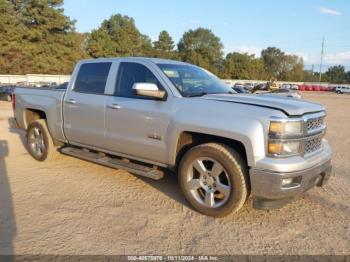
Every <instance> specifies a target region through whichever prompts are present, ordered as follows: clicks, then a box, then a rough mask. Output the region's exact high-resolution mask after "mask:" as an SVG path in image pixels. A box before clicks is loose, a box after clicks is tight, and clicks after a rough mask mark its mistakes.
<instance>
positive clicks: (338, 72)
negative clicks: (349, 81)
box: [325, 65, 346, 84]
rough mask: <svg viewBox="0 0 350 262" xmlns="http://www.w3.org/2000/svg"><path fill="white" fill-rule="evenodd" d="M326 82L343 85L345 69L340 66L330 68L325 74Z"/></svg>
mask: <svg viewBox="0 0 350 262" xmlns="http://www.w3.org/2000/svg"><path fill="white" fill-rule="evenodd" d="M325 75H326V77H327V80H328V81H329V82H331V83H334V84H343V83H345V82H346V73H345V67H344V66H342V65H337V66H332V67H330V68H328V70H327V72H326V74H325Z"/></svg>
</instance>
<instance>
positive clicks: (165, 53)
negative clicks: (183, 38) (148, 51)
mask: <svg viewBox="0 0 350 262" xmlns="http://www.w3.org/2000/svg"><path fill="white" fill-rule="evenodd" d="M153 46H154V56H155V57H161V58H168V59H169V58H175V56H176V54H175V52H174V47H175V46H174V41H173V39H172V37H171V36H170V34H169V33H168V32H167V31H165V30H164V31H162V32H160V33H159V36H158V40H157V41H155V42H153Z"/></svg>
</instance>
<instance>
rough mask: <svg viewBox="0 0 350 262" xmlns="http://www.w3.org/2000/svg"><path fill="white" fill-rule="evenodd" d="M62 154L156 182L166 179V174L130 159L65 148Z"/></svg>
mask: <svg viewBox="0 0 350 262" xmlns="http://www.w3.org/2000/svg"><path fill="white" fill-rule="evenodd" d="M61 152H62V153H63V154H65V155H69V156H74V157H77V158H80V159H84V160H87V161H90V162H94V163H97V164H100V165H104V166H108V167H111V168H116V169H123V170H126V171H128V172H130V173H132V174H135V175H139V176H144V177H148V178H151V179H154V180H160V179H162V178H163V177H164V172H162V171H161V170H158V169H156V168H152V167H147V166H143V165H140V164H137V163H133V162H131V161H130V160H128V159H121V158H117V157H111V156H107V155H106V154H104V153H96V152H92V151H89V150H88V149H81V148H75V147H65V148H62V149H61Z"/></svg>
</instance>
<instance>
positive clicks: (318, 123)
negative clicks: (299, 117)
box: [307, 117, 324, 132]
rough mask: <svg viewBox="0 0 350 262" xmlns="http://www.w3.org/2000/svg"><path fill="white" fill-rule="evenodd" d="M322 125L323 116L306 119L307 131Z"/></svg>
mask: <svg viewBox="0 0 350 262" xmlns="http://www.w3.org/2000/svg"><path fill="white" fill-rule="evenodd" d="M322 127H324V117H318V118H313V119H310V120H308V121H307V131H309V132H310V131H314V130H317V129H320V128H322Z"/></svg>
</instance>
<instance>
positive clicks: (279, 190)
mask: <svg viewBox="0 0 350 262" xmlns="http://www.w3.org/2000/svg"><path fill="white" fill-rule="evenodd" d="M331 174H332V165H331V160H330V158H329V159H328V160H326V161H323V162H321V163H319V164H318V165H316V166H314V167H312V168H308V169H304V170H301V171H295V172H276V171H268V170H260V169H254V168H253V169H251V171H250V178H251V185H252V193H253V197H254V208H257V209H274V208H280V207H282V206H284V205H285V204H287V203H288V202H290V201H291V200H292V199H293V197H295V196H297V195H299V194H302V193H304V192H305V191H307V190H309V189H311V188H313V187H315V186H318V187H322V186H323V185H325V184H326V183H327V182H328V180H329V178H330V176H331ZM286 179H292V181H293V182H292V183H290V184H288V185H283V181H285V180H286Z"/></svg>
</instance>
